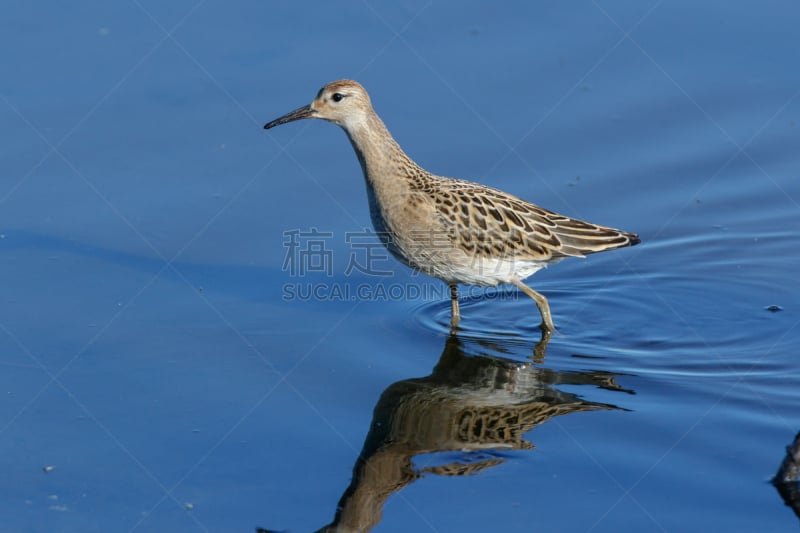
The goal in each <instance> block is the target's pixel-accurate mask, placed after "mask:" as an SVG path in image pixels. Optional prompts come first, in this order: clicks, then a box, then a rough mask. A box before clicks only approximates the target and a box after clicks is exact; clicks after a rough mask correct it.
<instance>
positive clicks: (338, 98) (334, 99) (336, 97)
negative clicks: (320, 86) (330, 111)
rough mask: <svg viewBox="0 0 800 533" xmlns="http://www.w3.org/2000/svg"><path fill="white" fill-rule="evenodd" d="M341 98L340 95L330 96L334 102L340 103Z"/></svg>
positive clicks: (342, 96)
mask: <svg viewBox="0 0 800 533" xmlns="http://www.w3.org/2000/svg"><path fill="white" fill-rule="evenodd" d="M343 98H344V95H343V94H342V93H333V95H332V96H331V100H333V101H334V102H341V101H342V99H343Z"/></svg>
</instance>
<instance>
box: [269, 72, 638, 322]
mask: <svg viewBox="0 0 800 533" xmlns="http://www.w3.org/2000/svg"><path fill="white" fill-rule="evenodd" d="M303 118H320V119H323V120H327V121H329V122H333V123H335V124H338V125H339V126H341V127H342V128H343V129H344V131H345V132H346V133H347V136H348V137H349V139H350V142H351V144H352V145H353V149H354V150H355V152H356V155H357V156H358V160H359V162H360V163H361V167H362V169H363V171H364V177H365V180H366V183H367V194H368V197H369V206H370V215H371V217H372V223H373V225H374V226H375V231H376V232H377V233H378V235H379V236H380V238H381V239H382V241H383V243H384V244H385V245H386V247H387V248H388V249H389V251H391V253H392V254H393V255H394V256H395V257H397V258H398V259H399V260H400V261H402V262H403V263H405V264H406V265H408V266H410V267H412V268H416V269H419V270H420V271H421V272H424V273H425V274H428V275H431V276H433V277H436V278H439V279H441V280H443V281H444V282H445V283H447V284H448V285H449V286H450V288H451V302H452V324H453V325H454V326H455V325H456V324H457V323H458V320H459V318H460V312H459V308H458V299H457V285H458V284H467V285H486V286H494V285H498V284H502V283H511V284H513V285H515V286H517V287H518V288H520V289H521V290H522V291H523V292H525V293H526V294H527V295H528V296H530V297H531V298H533V299H534V300H535V301H536V303H537V305H538V307H539V311H540V312H541V315H542V328H543V330H552V329H553V322H552V318H551V315H550V308H549V305H548V303H547V299H546V298H545V297H544V296H542V295H541V294H539V293H538V292H536V291H534V290H533V289H531V288H530V287H528V286H527V285H524V284H523V283H522V280H523V279H525V278H526V277H528V276H530V275H532V274H533V273H535V272H536V271H537V270H540V269H541V268H543V267H545V266H547V265H548V264H553V263H556V262H558V261H560V260H561V259H563V258H565V257H583V256H585V255H587V254H591V253H595V252H602V251H605V250H612V249H614V248H621V247H625V246H632V245H634V244H637V243H638V242H639V238H638V237H637V236H636V235H634V234H632V233H627V232H624V231H620V230H617V229H613V228H608V227H605V226H599V225H597V224H591V223H589V222H584V221H581V220H576V219H574V218H570V217H567V216H564V215H559V214H557V213H553V212H551V211H548V210H546V209H542V208H541V207H538V206H536V205H533V204H531V203H529V202H526V201H524V200H521V199H520V198H517V197H516V196H513V195H511V194H508V193H505V192H503V191H500V190H497V189H493V188H491V187H487V186H485V185H481V184H479V183H474V182H471V181H466V180H460V179H455V178H446V177H441V176H436V175H433V174H431V173H430V172H428V171H426V170H425V169H423V168H421V167H420V166H418V165H417V164H416V163H414V162H413V161H412V160H411V159H410V158H409V157H408V156H407V155H406V154H405V152H403V150H402V149H401V148H400V146H399V145H398V144H397V142H396V141H395V140H394V138H392V136H391V134H390V133H389V131H388V130H387V129H386V126H385V125H384V124H383V122H382V121H381V119H380V118H379V117H378V115H377V114H376V113H375V111H374V110H373V108H372V104H371V102H370V99H369V95H368V94H367V92H366V90H364V88H363V87H362V86H361V85H360V84H358V83H357V82H355V81H351V80H339V81H334V82H332V83H329V84H327V85H326V86H324V87H323V88H322V89H320V91H319V93H318V94H317V97H316V98H315V99H314V101H313V102H312V103H311V104H309V105H307V106H304V107H301V108H299V109H296V110H294V111H292V112H290V113H288V114H286V115H284V116H282V117H280V118H278V119H276V120H274V121H272V122H270V123H268V124H267V125H265V126H264V128H265V129H269V128H272V127H275V126H278V125H280V124H284V123H286V122H291V121H293V120H299V119H303Z"/></svg>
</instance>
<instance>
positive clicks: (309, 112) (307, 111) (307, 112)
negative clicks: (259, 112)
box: [264, 105, 316, 130]
mask: <svg viewBox="0 0 800 533" xmlns="http://www.w3.org/2000/svg"><path fill="white" fill-rule="evenodd" d="M314 113H316V111H314V110H313V109H311V106H310V105H304V106H303V107H301V108H298V109H295V110H294V111H290V112H288V113H286V114H285V115H283V116H282V117H281V118H276V119H275V120H273V121H272V122H269V123H267V124H265V125H264V129H265V130H268V129H270V128H274V127H275V126H280V125H281V124H286V123H287V122H293V121H295V120H300V119H302V118H311V117H313V116H314Z"/></svg>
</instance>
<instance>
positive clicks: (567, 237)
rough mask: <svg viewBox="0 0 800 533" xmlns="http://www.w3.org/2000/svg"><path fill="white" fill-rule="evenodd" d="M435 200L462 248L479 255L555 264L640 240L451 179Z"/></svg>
mask: <svg viewBox="0 0 800 533" xmlns="http://www.w3.org/2000/svg"><path fill="white" fill-rule="evenodd" d="M434 197H435V202H436V207H437V211H438V212H439V214H440V216H441V217H442V218H443V219H444V220H445V221H446V222H447V223H448V225H451V227H453V228H454V229H455V231H456V233H457V234H458V236H459V238H458V240H459V241H460V242H461V243H462V246H464V247H465V248H466V251H468V252H471V253H474V254H477V255H479V256H485V257H490V256H494V257H496V256H498V255H505V256H506V257H514V258H518V259H529V260H532V261H551V260H557V259H561V258H564V257H582V256H584V255H586V254H591V253H595V252H601V251H604V250H612V249H614V248H621V247H624V246H631V245H633V244H637V243H638V242H639V238H638V237H637V236H636V235H634V234H632V233H627V232H624V231H620V230H617V229H613V228H608V227H605V226H599V225H597V224H592V223H589V222H584V221H582V220H577V219H574V218H570V217H567V216H564V215H559V214H558V213H554V212H552V211H548V210H546V209H542V208H541V207H539V206H536V205H533V204H531V203H529V202H526V201H524V200H521V199H520V198H517V197H516V196H513V195H511V194H508V193H505V192H503V191H500V190H497V189H493V188H491V187H485V186H483V185H480V184H478V183H473V182H469V181H463V180H456V179H449V180H448V181H447V185H446V187H443V188H441V189H438V190H437V193H436V194H435V195H434Z"/></svg>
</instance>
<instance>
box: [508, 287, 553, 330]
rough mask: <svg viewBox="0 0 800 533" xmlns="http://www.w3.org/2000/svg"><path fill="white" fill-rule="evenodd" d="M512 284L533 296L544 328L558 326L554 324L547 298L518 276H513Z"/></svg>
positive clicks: (549, 328) (548, 328)
mask: <svg viewBox="0 0 800 533" xmlns="http://www.w3.org/2000/svg"><path fill="white" fill-rule="evenodd" d="M511 284H512V285H514V286H515V287H517V288H518V289H519V290H521V291H522V292H524V293H525V294H527V295H528V296H530V297H531V298H533V301H535V302H536V306H537V307H538V308H539V313H541V315H542V329H546V330H548V331H554V330H555V329H556V328H555V326H553V317H552V316H551V315H550V306H549V305H548V303H547V298H545V297H544V296H543V295H541V294H539V293H538V292H536V291H535V290H533V289H531V288H530V287H528V286H527V285H525V284H524V283H522V282H521V281H520V280H519V279H517V278H511Z"/></svg>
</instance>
